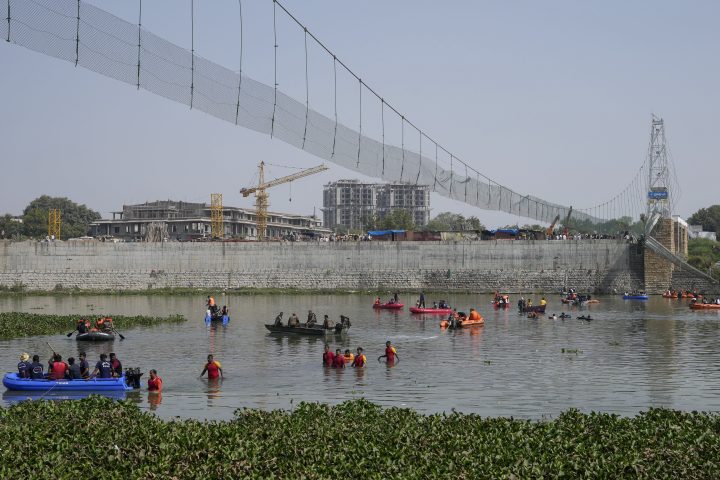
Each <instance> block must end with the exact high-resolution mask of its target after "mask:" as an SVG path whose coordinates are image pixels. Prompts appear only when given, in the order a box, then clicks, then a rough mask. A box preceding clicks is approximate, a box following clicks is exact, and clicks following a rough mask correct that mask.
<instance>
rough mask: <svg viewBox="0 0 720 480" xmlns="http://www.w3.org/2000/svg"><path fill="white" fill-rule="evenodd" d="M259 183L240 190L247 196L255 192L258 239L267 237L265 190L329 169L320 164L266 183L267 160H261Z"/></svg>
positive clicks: (266, 194) (266, 196)
mask: <svg viewBox="0 0 720 480" xmlns="http://www.w3.org/2000/svg"><path fill="white" fill-rule="evenodd" d="M258 168H259V173H258V184H257V185H255V186H254V187H248V188H243V189H241V190H240V193H242V196H243V197H247V196H249V195H251V194H253V193H254V194H255V208H256V209H257V238H258V240H266V238H267V219H268V214H267V212H268V206H269V205H270V203H269V202H268V193H267V192H266V191H265V190H266V189H268V188H271V187H275V186H277V185H282V184H283V183H288V182H292V181H293V180H297V179H298V178H303V177H307V176H308V175H313V174H315V173H320V172H322V171H325V170H327V169H328V167H326V166H325V165H318V166H316V167H312V168H308V169H306V170H302V171H300V172H297V173H293V174H292V175H287V176H285V177H280V178H276V179H274V180H270V181H269V182H267V183H265V162H264V161H263V162H260V165H258Z"/></svg>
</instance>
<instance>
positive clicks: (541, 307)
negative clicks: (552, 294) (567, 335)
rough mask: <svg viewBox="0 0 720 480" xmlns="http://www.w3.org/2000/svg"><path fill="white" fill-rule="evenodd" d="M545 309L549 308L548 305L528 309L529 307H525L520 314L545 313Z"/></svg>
mask: <svg viewBox="0 0 720 480" xmlns="http://www.w3.org/2000/svg"><path fill="white" fill-rule="evenodd" d="M545 307H547V305H533V306H532V307H528V306H527V305H525V306H524V307H522V309H521V310H520V312H521V313H530V312H535V313H545Z"/></svg>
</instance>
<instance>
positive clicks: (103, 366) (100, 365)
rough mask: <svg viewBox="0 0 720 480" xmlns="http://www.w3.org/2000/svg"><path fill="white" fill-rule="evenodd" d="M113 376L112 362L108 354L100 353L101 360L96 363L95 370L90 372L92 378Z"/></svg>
mask: <svg viewBox="0 0 720 480" xmlns="http://www.w3.org/2000/svg"><path fill="white" fill-rule="evenodd" d="M96 376H97V377H100V378H112V363H110V362H109V361H108V359H107V355H105V354H104V353H101V354H100V361H99V362H97V363H96V364H95V370H93V372H92V374H90V378H95V377H96Z"/></svg>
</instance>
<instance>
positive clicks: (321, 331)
mask: <svg viewBox="0 0 720 480" xmlns="http://www.w3.org/2000/svg"><path fill="white" fill-rule="evenodd" d="M265 328H267V329H268V330H270V333H282V334H288V335H318V336H324V335H342V334H344V333H347V331H348V329H349V328H350V327H349V326H345V325H342V324H340V323H338V324H336V325H335V327H334V328H324V327H323V326H322V325H317V324H315V325H311V326H309V327H308V326H307V325H306V324H302V323H301V324H300V325H299V326H297V327H288V326H287V325H273V324H268V323H266V324H265Z"/></svg>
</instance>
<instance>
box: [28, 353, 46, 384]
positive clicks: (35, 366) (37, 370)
mask: <svg viewBox="0 0 720 480" xmlns="http://www.w3.org/2000/svg"><path fill="white" fill-rule="evenodd" d="M32 359H33V361H32V363H31V364H30V379H31V380H42V379H43V366H42V363H40V355H33V358H32Z"/></svg>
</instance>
